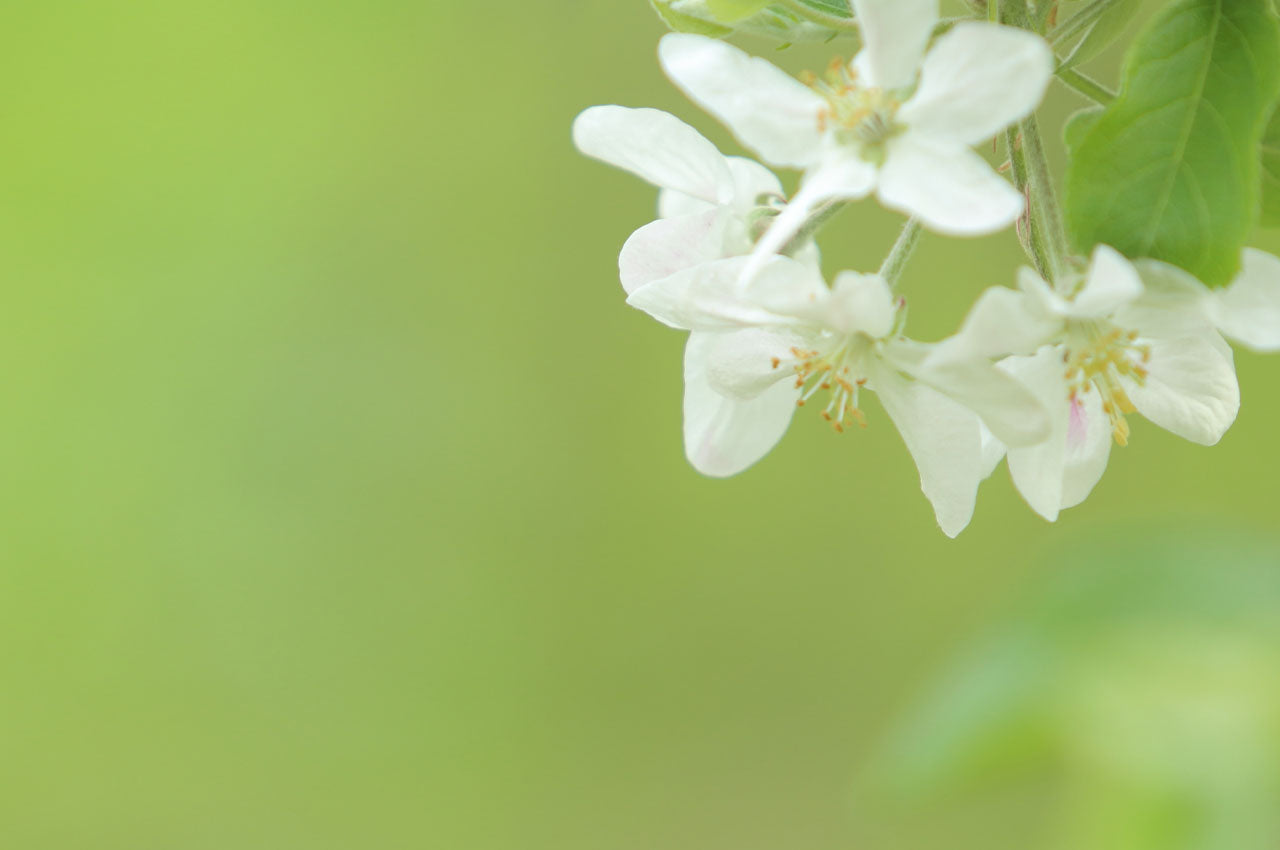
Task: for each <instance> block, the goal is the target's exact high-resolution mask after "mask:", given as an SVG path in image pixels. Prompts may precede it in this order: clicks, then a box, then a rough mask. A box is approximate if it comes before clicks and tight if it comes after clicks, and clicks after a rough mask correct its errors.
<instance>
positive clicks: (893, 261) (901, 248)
mask: <svg viewBox="0 0 1280 850" xmlns="http://www.w3.org/2000/svg"><path fill="white" fill-rule="evenodd" d="M920 231H921V228H920V222H918V221H916V220H915V219H914V218H912V219H908V220H907V223H906V224H905V225H903V226H902V232H901V233H899V234H898V241H897V242H894V243H893V249H892V250H891V251H889V256H887V257H885V260H884V265H882V266H880V276H881V277H882V278H884V279H885V281H886V282H887V283H888V284H889V286H897V284H898V280H899V279H900V278H901V277H902V272H903V270H904V269H905V268H906V267H907V263H908V262H909V261H910V260H911V255H912V254H914V253H915V250H916V244H917V243H918V242H919V241H920Z"/></svg>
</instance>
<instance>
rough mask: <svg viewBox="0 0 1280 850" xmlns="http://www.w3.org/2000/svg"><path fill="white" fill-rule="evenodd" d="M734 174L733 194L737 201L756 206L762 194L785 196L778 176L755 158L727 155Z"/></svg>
mask: <svg viewBox="0 0 1280 850" xmlns="http://www.w3.org/2000/svg"><path fill="white" fill-rule="evenodd" d="M726 161H727V162H728V163H729V171H730V172H731V173H732V174H733V196H734V200H735V202H736V203H738V204H741V205H743V206H755V205H756V199H757V198H759V197H760V196H761V195H776V196H777V197H779V198H781V197H785V194H784V193H783V191H782V183H781V182H779V180H778V176H777V175H776V174H774V173H773V172H772V171H770V170H769V169H767V168H765V167H764V166H763V165H761V164H760V163H758V162H756V161H755V160H754V159H747V158H746V157H744V156H730V157H726Z"/></svg>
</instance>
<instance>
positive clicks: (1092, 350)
mask: <svg viewBox="0 0 1280 850" xmlns="http://www.w3.org/2000/svg"><path fill="white" fill-rule="evenodd" d="M1071 331H1072V332H1071V334H1070V337H1069V338H1070V342H1069V343H1068V348H1067V350H1066V351H1065V352H1064V353H1063V357H1062V360H1063V364H1064V365H1065V367H1066V369H1065V371H1064V373H1063V377H1064V378H1065V379H1066V381H1067V387H1068V391H1069V392H1070V394H1071V398H1072V400H1073V402H1074V401H1075V400H1076V399H1077V398H1078V397H1079V396H1082V395H1084V394H1085V393H1088V392H1089V391H1090V390H1097V391H1098V394H1099V396H1101V398H1102V412H1103V413H1105V414H1106V415H1107V418H1108V419H1110V420H1111V435H1112V437H1113V438H1114V439H1115V441H1116V443H1117V444H1119V445H1121V446H1124V445H1128V443H1129V434H1130V430H1129V423H1128V422H1126V421H1125V416H1126V415H1128V414H1130V413H1134V412H1136V408H1135V407H1134V405H1133V401H1132V400H1131V399H1130V398H1129V394H1128V393H1127V392H1125V389H1124V379H1125V378H1128V379H1129V380H1131V381H1133V382H1134V383H1135V384H1137V385H1138V386H1143V385H1144V384H1145V383H1146V380H1147V376H1148V375H1149V374H1150V373H1149V371H1148V370H1147V368H1146V366H1145V364H1146V363H1148V362H1149V361H1150V359H1151V347H1150V346H1149V345H1138V344H1137V340H1138V332H1137V331H1125V330H1122V329H1120V328H1117V327H1115V326H1112V325H1110V323H1107V322H1101V321H1098V322H1078V323H1073V327H1072V329H1071Z"/></svg>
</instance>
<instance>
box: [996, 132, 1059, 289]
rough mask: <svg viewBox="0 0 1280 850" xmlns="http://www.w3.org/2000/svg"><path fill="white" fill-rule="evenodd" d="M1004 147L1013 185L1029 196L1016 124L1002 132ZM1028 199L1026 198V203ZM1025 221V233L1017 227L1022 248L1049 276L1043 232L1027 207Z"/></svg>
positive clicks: (1044, 274)
mask: <svg viewBox="0 0 1280 850" xmlns="http://www.w3.org/2000/svg"><path fill="white" fill-rule="evenodd" d="M1004 142H1005V149H1006V150H1007V151H1008V153H1009V172H1010V176H1011V177H1012V178H1013V186H1014V188H1015V189H1017V190H1018V191H1019V192H1021V193H1022V196H1023V197H1024V198H1029V195H1030V192H1029V190H1028V189H1027V158H1026V156H1025V155H1024V154H1023V152H1022V140H1021V138H1020V137H1019V135H1018V128H1017V126H1016V125H1015V126H1013V127H1010V128H1009V129H1008V130H1006V131H1005V134H1004ZM1029 203H1030V201H1029V200H1028V204H1029ZM1023 221H1025V222H1026V228H1027V230H1026V233H1025V235H1024V234H1023V233H1022V231H1021V228H1020V229H1019V233H1018V235H1019V237H1020V241H1021V242H1022V248H1023V250H1025V251H1026V252H1027V256H1028V257H1029V258H1030V259H1031V264H1032V265H1033V266H1035V269H1036V271H1037V272H1039V273H1040V276H1041V277H1045V278H1047V277H1049V274H1050V272H1049V259H1048V256H1047V253H1046V249H1045V248H1044V234H1043V233H1042V232H1041V229H1040V219H1039V216H1033V215H1032V214H1031V209H1030V208H1029V207H1028V209H1027V212H1026V214H1025V215H1024V217H1023Z"/></svg>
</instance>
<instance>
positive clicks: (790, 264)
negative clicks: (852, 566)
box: [573, 0, 1280, 536]
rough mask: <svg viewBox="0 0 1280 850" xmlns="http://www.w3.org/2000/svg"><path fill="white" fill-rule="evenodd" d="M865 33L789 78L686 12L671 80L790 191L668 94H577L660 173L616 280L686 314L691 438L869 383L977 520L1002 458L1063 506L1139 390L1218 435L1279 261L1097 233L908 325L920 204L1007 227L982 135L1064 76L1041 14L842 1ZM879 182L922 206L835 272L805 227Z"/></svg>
mask: <svg viewBox="0 0 1280 850" xmlns="http://www.w3.org/2000/svg"><path fill="white" fill-rule="evenodd" d="M852 5H853V11H854V13H855V17H856V20H857V22H858V26H859V28H860V30H861V36H862V44H863V47H862V49H861V51H860V52H859V54H858V55H857V57H856V58H854V59H853V60H852V61H851V62H847V63H846V62H842V61H837V62H835V63H833V64H832V66H831V68H830V69H829V71H828V72H827V73H826V74H825V75H824V76H821V77H818V76H812V75H810V76H809V77H807V78H802V79H796V78H794V77H792V76H790V75H788V74H787V73H785V72H783V71H782V70H780V69H778V68H777V67H775V66H774V65H772V64H770V63H768V62H766V61H764V60H762V59H759V58H753V57H751V56H749V55H748V54H746V53H745V52H743V51H741V50H739V49H738V48H736V47H733V46H731V45H729V44H726V43H724V42H722V41H718V40H715V39H711V38H707V37H703V36H698V35H690V34H682V33H674V34H670V35H667V36H665V37H664V38H663V39H662V41H661V46H660V50H659V56H660V60H661V63H662V67H663V68H664V69H665V71H666V73H667V75H668V76H669V77H670V78H671V80H672V81H673V82H674V83H675V84H676V85H677V86H678V87H679V88H680V89H682V90H683V91H684V92H685V93H686V94H687V95H688V96H689V97H690V98H691V99H692V100H694V101H695V102H696V103H697V104H699V105H700V106H701V107H703V108H704V109H705V110H707V111H708V112H710V113H711V114H712V115H714V116H715V117H716V118H718V119H719V120H720V121H722V122H723V123H724V124H725V125H726V126H727V127H728V128H729V129H730V130H731V131H732V132H733V134H734V135H735V136H736V137H737V138H738V139H739V140H740V141H741V142H742V144H743V145H745V146H746V147H747V148H749V149H751V150H752V151H754V152H755V153H756V154H758V156H759V157H760V159H762V160H764V161H765V162H767V163H769V164H770V165H773V166H778V167H782V168H790V169H797V170H800V171H802V172H803V177H802V179H801V181H800V184H799V189H798V190H797V191H796V193H795V195H794V197H791V198H790V199H788V198H786V197H785V195H784V192H783V188H782V185H781V183H780V182H779V180H778V178H777V177H775V176H774V174H773V173H771V172H770V171H769V170H768V169H767V168H766V167H764V166H763V165H761V164H759V163H757V162H755V161H752V160H748V159H743V158H738V157H726V156H724V155H722V154H721V153H720V152H719V151H718V150H717V149H716V148H715V147H714V146H713V145H712V144H711V143H710V142H709V141H707V140H706V139H705V138H704V137H703V136H702V135H700V134H699V133H698V132H697V131H696V130H694V129H693V128H692V127H690V126H688V125H687V124H685V123H683V122H682V121H680V120H679V119H677V118H675V117H674V116H672V115H669V114H667V113H665V112H660V111H657V110H653V109H631V108H626V107H622V106H596V107H592V108H590V109H587V110H586V111H584V112H583V113H582V114H581V115H579V116H578V118H577V120H576V121H575V123H574V127H573V137H574V141H575V143H576V145H577V147H578V148H579V150H581V151H582V152H583V153H585V154H587V155H589V156H592V157H595V158H597V159H600V160H603V161H604V162H606V163H609V164H612V165H614V166H617V167H619V168H623V169H626V170H627V171H630V172H632V173H633V174H635V175H637V176H639V177H641V178H643V179H644V180H647V181H648V182H650V183H652V184H654V185H655V186H657V187H658V188H659V189H660V190H661V191H660V195H659V202H658V211H659V212H658V215H659V217H658V219H657V220H656V221H654V222H652V223H650V224H647V225H645V226H643V227H641V228H640V229H639V230H637V231H636V232H635V233H634V234H633V235H632V236H631V238H630V239H628V240H627V242H626V244H625V245H624V246H623V248H622V252H621V255H620V258H619V269H620V274H621V280H622V286H623V288H624V289H625V291H626V293H627V302H628V303H629V304H631V305H632V306H634V307H638V308H639V309H641V310H644V311H645V312H647V313H649V314H650V315H652V316H653V317H654V318H656V319H658V320H659V321H660V322H663V323H665V324H667V325H669V326H671V327H674V328H678V329H681V330H686V331H689V332H690V333H689V339H688V344H687V347H686V349H685V361H684V378H685V396H684V440H685V446H686V451H687V455H688V458H689V461H690V462H691V463H692V464H693V466H694V467H695V468H696V469H698V470H699V471H701V472H703V473H705V474H707V475H712V476H729V475H734V474H736V473H738V472H741V471H742V470H744V469H746V468H747V467H749V466H751V465H752V464H753V463H755V462H756V461H757V460H759V459H760V458H761V457H763V456H764V455H765V454H766V453H767V452H768V451H769V450H770V449H771V448H772V447H773V446H774V445H775V444H776V443H777V442H778V440H779V439H780V438H781V437H782V434H783V432H784V431H785V430H786V428H787V425H788V424H789V422H790V421H791V418H792V416H793V415H794V414H795V412H796V410H797V409H806V410H808V409H816V410H817V411H819V412H820V414H821V416H822V417H823V418H824V419H826V420H828V421H829V422H830V423H831V425H832V426H833V427H834V428H835V429H836V430H837V431H842V430H844V429H846V428H848V427H850V426H851V425H855V424H856V425H864V424H865V417H864V414H863V411H862V404H863V401H862V400H863V396H864V394H865V393H868V392H874V393H875V394H876V395H877V396H878V398H879V401H880V403H881V405H882V406H883V408H884V410H885V412H886V413H887V414H888V416H889V418H890V419H892V421H893V423H894V424H895V425H896V426H897V428H898V430H899V431H900V432H901V434H902V437H903V440H904V441H905V443H906V445H907V448H908V450H909V451H910V453H911V455H912V457H913V458H914V460H915V463H916V466H917V468H918V470H919V473H920V480H921V486H922V489H923V491H924V493H925V495H926V496H927V497H928V498H929V500H930V502H931V503H932V505H933V508H934V512H935V514H936V517H937V520H938V523H939V525H940V526H941V528H942V530H943V531H944V532H945V533H946V534H948V535H950V536H955V535H956V534H958V533H959V532H960V531H961V530H963V529H964V528H965V526H966V525H967V524H968V523H969V520H970V518H971V517H972V515H973V510H974V503H975V500H976V496H977V490H978V486H979V484H980V483H981V482H982V481H983V480H984V479H985V478H987V477H989V476H990V475H991V473H992V471H993V470H994V469H995V467H996V466H997V465H998V464H999V462H1000V460H1001V459H1002V458H1005V457H1007V458H1008V466H1009V470H1010V473H1011V475H1012V478H1013V481H1014V484H1015V485H1016V487H1017V489H1018V490H1019V492H1020V493H1021V494H1022V495H1023V496H1024V498H1025V499H1026V500H1027V502H1028V503H1029V504H1030V506H1031V507H1032V508H1033V509H1034V510H1035V511H1036V512H1037V513H1039V514H1040V515H1041V516H1043V517H1045V518H1046V519H1048V520H1050V521H1052V520H1055V519H1056V518H1057V516H1058V514H1059V512H1060V511H1061V510H1062V509H1063V508H1067V507H1070V506H1072V505H1075V504H1077V503H1079V502H1080V501H1082V500H1083V499H1084V498H1085V497H1086V496H1087V495H1088V494H1089V492H1090V491H1091V490H1092V489H1093V487H1094V485H1095V484H1096V483H1097V482H1098V480H1099V478H1100V477H1101V475H1102V472H1103V470H1104V468H1105V466H1106V463H1107V459H1108V457H1109V454H1110V450H1111V444H1112V442H1116V443H1119V444H1120V445H1124V444H1125V443H1126V442H1127V440H1128V438H1129V426H1128V424H1127V422H1126V418H1125V417H1126V416H1127V415H1129V414H1132V413H1135V412H1137V413H1141V414H1142V415H1143V416H1145V417H1146V418H1147V419H1149V420H1150V421H1152V422H1154V423H1155V424H1157V425H1159V426H1161V427H1163V428H1165V429H1168V430H1169V431H1171V432H1173V433H1175V434H1177V435H1179V436H1181V437H1184V438H1186V439H1188V440H1191V441H1193V442H1196V443H1201V444H1205V445H1209V444H1213V443H1215V442H1217V441H1218V440H1219V439H1220V438H1221V437H1222V435H1223V433H1224V432H1225V431H1226V430H1227V428H1228V427H1229V426H1230V425H1231V423H1232V422H1233V421H1234V419H1235V417H1236V413H1237V411H1238V409H1239V402H1240V398H1239V389H1238V386H1237V383H1236V376H1235V369H1234V365H1233V358H1232V351H1231V348H1230V347H1229V346H1228V344H1227V343H1226V342H1225V340H1224V338H1223V337H1224V335H1225V336H1228V337H1231V338H1233V339H1235V340H1236V341H1238V342H1240V343H1242V344H1244V345H1246V346H1248V347H1250V348H1253V349H1258V350H1276V349H1280V259H1277V258H1275V257H1272V256H1269V255H1267V254H1263V253H1261V252H1257V251H1252V250H1250V251H1248V252H1247V253H1246V255H1245V257H1244V265H1243V272H1242V273H1241V275H1240V277H1239V279H1238V280H1237V281H1236V282H1235V283H1234V284H1233V285H1231V286H1230V287H1228V288H1226V289H1222V290H1209V289H1207V288H1206V287H1205V286H1204V285H1203V284H1201V283H1200V282H1199V281H1198V280H1196V279H1195V278H1194V277H1192V276H1191V275H1189V274H1187V273H1186V272H1183V271H1181V270H1180V269H1178V268H1175V267H1173V266H1169V265H1165V264H1162V263H1158V262H1154V261H1148V260H1138V261H1136V262H1134V261H1130V260H1129V259H1126V258H1125V257H1123V256H1121V255H1120V254H1119V253H1118V252H1116V251H1115V250H1112V249H1111V248H1109V247H1107V246H1105V245H1099V246H1097V247H1096V249H1095V250H1094V251H1093V255H1092V258H1091V260H1090V261H1089V262H1088V264H1087V268H1086V267H1085V266H1086V264H1085V262H1084V261H1083V260H1081V259H1076V260H1074V261H1072V262H1067V263H1064V264H1063V268H1062V270H1061V271H1060V272H1059V273H1055V274H1054V275H1053V276H1054V277H1055V278H1056V279H1055V280H1052V281H1046V280H1045V279H1044V278H1043V277H1042V276H1041V275H1040V274H1039V273H1037V272H1035V271H1032V270H1031V269H1029V268H1024V269H1022V270H1021V271H1020V273H1019V275H1018V280H1017V284H1018V286H1017V288H1016V289H1010V288H1000V287H998V288H994V289H991V290H988V291H987V292H985V293H984V294H983V295H982V296H981V297H980V298H979V300H978V301H977V303H976V304H975V306H974V307H973V309H972V311H971V313H970V315H969V316H968V318H967V319H966V320H965V322H964V324H963V326H962V327H961V329H960V330H959V331H958V332H957V333H956V334H955V335H954V336H952V337H950V338H947V339H945V340H942V341H941V342H935V343H923V342H918V341H915V340H912V339H910V338H908V337H907V336H906V333H905V327H904V326H905V323H906V309H905V301H904V299H902V298H901V297H899V296H897V295H895V293H894V289H893V287H894V285H895V284H896V278H897V276H898V274H899V272H900V265H901V262H900V261H901V260H902V258H903V255H904V254H905V252H906V250H907V249H908V248H909V245H910V243H911V242H912V241H913V240H914V236H915V234H916V233H918V228H919V227H921V226H922V227H924V228H926V229H928V230H930V231H933V232H936V233H941V234H945V235H950V236H974V235H980V234H988V233H993V232H996V231H998V230H1001V229H1003V228H1006V227H1009V226H1011V225H1013V224H1014V223H1015V222H1017V221H1018V220H1019V219H1020V217H1022V216H1023V215H1024V213H1025V208H1026V206H1027V203H1026V197H1025V196H1024V193H1023V192H1022V191H1020V190H1018V189H1016V188H1015V187H1014V186H1013V185H1011V184H1010V182H1008V181H1007V180H1006V179H1005V178H1004V177H1002V176H1001V175H1000V174H999V173H998V172H997V170H996V169H993V168H992V167H991V166H989V165H988V164H987V162H986V161H985V160H984V159H983V158H982V157H980V156H979V155H978V154H977V153H976V152H975V151H974V150H973V148H974V146H976V145H978V144H981V143H984V142H988V141H989V140H991V139H992V137H993V136H995V135H996V134H998V133H1000V132H1001V131H1003V130H1005V129H1006V128H1008V127H1010V126H1011V125H1014V124H1016V123H1017V122H1020V121H1023V120H1024V119H1026V118H1027V117H1028V116H1030V115H1032V113H1033V112H1034V110H1035V109H1036V108H1037V106H1038V105H1039V103H1040V101H1041V99H1042V97H1043V96H1044V93H1045V90H1046V88H1047V86H1048V84H1049V82H1050V80H1051V78H1052V76H1053V71H1054V61H1055V60H1054V55H1053V53H1052V51H1051V49H1050V47H1049V45H1048V44H1047V43H1046V41H1045V40H1044V39H1043V38H1042V37H1041V36H1039V35H1037V34H1035V33H1032V32H1029V31H1026V30H1023V29H1018V28H1014V27H1010V26H1005V25H1000V24H995V23H988V22H981V21H965V22H961V23H957V24H955V25H954V26H951V27H950V28H947V29H946V30H945V32H943V33H942V34H941V35H936V30H937V29H938V28H939V27H938V24H939V18H938V7H937V0H853V4H852ZM872 195H874V196H875V198H876V199H877V200H878V201H879V202H880V203H881V204H882V205H884V206H885V207H887V208H889V209H891V210H895V211H899V212H902V213H905V214H906V215H907V216H909V217H910V221H909V223H908V226H907V229H906V230H905V231H904V238H903V239H902V240H900V242H899V244H898V245H897V246H895V250H894V251H893V252H892V253H891V255H890V258H889V260H887V261H886V264H885V267H884V268H882V269H881V270H880V271H879V273H870V274H865V273H859V272H853V271H845V272H841V273H840V274H838V275H836V276H835V277H834V279H833V280H832V281H831V282H830V283H828V282H827V281H826V280H825V279H824V277H823V275H822V272H821V270H820V265H819V255H818V251H817V249H816V247H815V246H814V244H813V238H812V237H813V234H814V233H815V232H816V230H817V227H818V226H820V225H821V223H823V221H824V220H825V218H826V217H828V216H829V214H830V212H832V211H833V210H834V209H836V208H837V207H838V206H839V205H841V204H843V203H846V202H849V201H854V200H858V199H862V198H867V197H870V196H872Z"/></svg>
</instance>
